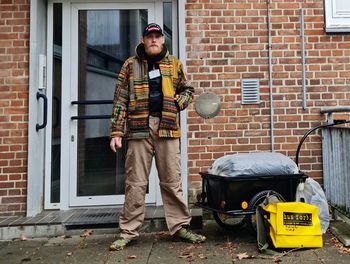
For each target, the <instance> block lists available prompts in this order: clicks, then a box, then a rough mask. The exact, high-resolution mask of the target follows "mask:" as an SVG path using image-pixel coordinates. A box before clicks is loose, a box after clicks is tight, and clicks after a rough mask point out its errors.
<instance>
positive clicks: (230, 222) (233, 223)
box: [213, 211, 245, 230]
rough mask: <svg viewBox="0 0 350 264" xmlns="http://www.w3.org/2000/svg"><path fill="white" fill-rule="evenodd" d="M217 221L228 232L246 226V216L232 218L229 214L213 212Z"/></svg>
mask: <svg viewBox="0 0 350 264" xmlns="http://www.w3.org/2000/svg"><path fill="white" fill-rule="evenodd" d="M213 216H214V219H215V221H216V222H217V223H218V225H219V226H221V227H223V228H225V229H226V230H234V229H236V228H238V227H241V226H242V225H244V224H245V216H244V215H242V216H231V215H229V214H224V213H219V212H216V211H213Z"/></svg>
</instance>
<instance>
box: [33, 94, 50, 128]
mask: <svg viewBox="0 0 350 264" xmlns="http://www.w3.org/2000/svg"><path fill="white" fill-rule="evenodd" d="M40 98H41V99H43V102H44V119H43V123H42V124H41V125H39V124H36V126H35V129H36V131H39V130H40V129H43V128H44V127H46V125H47V97H46V95H45V94H42V93H39V92H36V99H37V100H38V101H39V99H40Z"/></svg>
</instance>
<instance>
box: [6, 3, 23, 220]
mask: <svg viewBox="0 0 350 264" xmlns="http://www.w3.org/2000/svg"><path fill="white" fill-rule="evenodd" d="M28 76H29V0H0V216H6V215H15V214H24V212H25V210H26V192H27V190H26V187H27V149H28V138H27V137H28Z"/></svg>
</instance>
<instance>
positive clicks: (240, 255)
mask: <svg viewBox="0 0 350 264" xmlns="http://www.w3.org/2000/svg"><path fill="white" fill-rule="evenodd" d="M237 257H238V259H239V260H241V259H246V258H249V255H248V254H247V252H244V253H238V254H237Z"/></svg>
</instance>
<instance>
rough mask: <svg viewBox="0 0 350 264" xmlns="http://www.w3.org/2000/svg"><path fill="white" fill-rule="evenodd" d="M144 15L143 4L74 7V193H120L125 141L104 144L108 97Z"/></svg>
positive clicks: (109, 108)
mask: <svg viewBox="0 0 350 264" xmlns="http://www.w3.org/2000/svg"><path fill="white" fill-rule="evenodd" d="M147 21H148V18H147V10H80V11H79V77H78V102H79V104H78V120H77V122H78V138H77V143H78V146H77V150H78V153H77V155H78V157H77V158H78V164H77V165H78V166H77V168H78V172H77V177H78V180H77V183H78V184H77V196H90V195H121V194H124V179H125V170H124V161H125V154H126V147H127V146H126V144H127V143H126V142H123V148H122V149H120V150H118V152H117V154H115V153H113V152H112V151H111V150H110V148H109V116H110V114H111V112H112V103H111V100H113V95H114V90H115V83H116V80H117V76H118V73H119V71H120V68H121V66H122V64H123V62H124V61H125V59H126V58H128V57H129V56H131V55H133V54H134V50H135V47H136V45H137V44H138V43H139V39H140V36H141V32H142V29H143V27H144V26H146V24H147ZM87 100H88V101H90V102H91V101H94V102H93V104H84V101H85V103H86V101H87ZM106 100H107V101H108V100H109V102H106ZM102 101H104V102H102ZM87 116H88V117H89V118H88V119H84V117H87Z"/></svg>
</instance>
